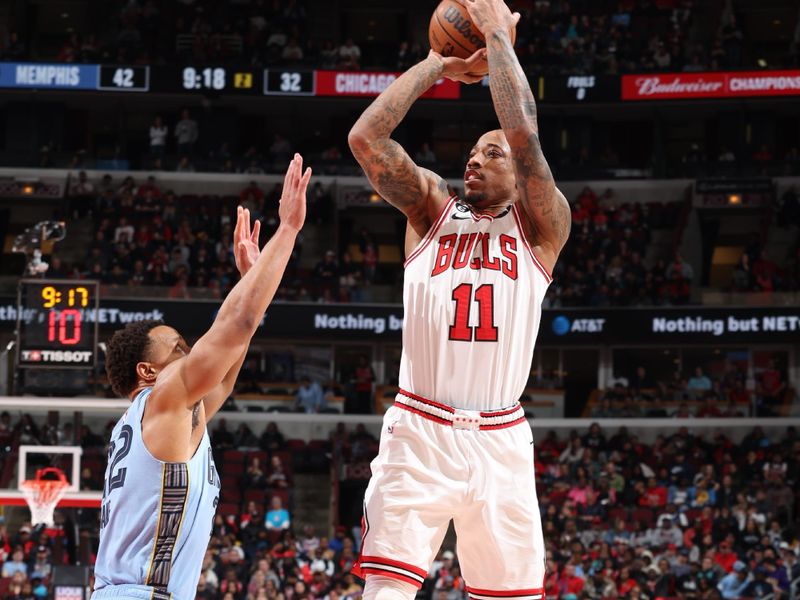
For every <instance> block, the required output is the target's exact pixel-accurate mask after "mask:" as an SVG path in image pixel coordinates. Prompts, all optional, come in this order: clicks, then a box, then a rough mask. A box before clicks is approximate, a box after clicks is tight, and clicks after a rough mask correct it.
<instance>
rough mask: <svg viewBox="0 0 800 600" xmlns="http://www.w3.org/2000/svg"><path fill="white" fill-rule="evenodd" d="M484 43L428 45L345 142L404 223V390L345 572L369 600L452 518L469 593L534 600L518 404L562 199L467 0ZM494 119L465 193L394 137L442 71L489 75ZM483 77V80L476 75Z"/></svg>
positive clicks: (431, 552)
mask: <svg viewBox="0 0 800 600" xmlns="http://www.w3.org/2000/svg"><path fill="white" fill-rule="evenodd" d="M463 5H464V6H465V7H466V8H467V10H468V12H469V14H470V17H471V19H472V21H473V23H474V24H475V25H476V26H477V27H478V28H479V29H480V31H481V32H482V33H483V34H484V36H485V38H486V42H487V48H486V50H485V53H486V57H485V59H484V57H483V55H482V52H483V51H479V53H476V54H475V55H473V56H472V57H470V58H469V59H467V60H460V59H454V58H443V57H442V56H440V55H438V54H436V53H434V52H431V54H430V55H429V56H428V57H427V58H426V59H425V60H424V61H422V62H421V63H419V64H417V65H416V66H414V67H412V68H411V69H409V70H408V71H407V72H406V73H404V74H403V75H402V76H400V77H399V78H398V79H397V80H395V81H394V82H393V83H392V84H391V85H390V86H389V87H388V88H387V89H386V90H385V91H384V92H383V93H382V94H381V95H380V96H379V97H378V98H377V99H376V100H375V101H374V102H373V103H372V104H371V105H370V106H369V108H368V109H367V110H366V111H365V112H364V114H363V115H362V116H361V117H360V118H359V120H358V121H357V122H356V124H355V125H354V126H353V128H352V130H351V132H350V136H349V142H350V148H351V149H352V151H353V154H354V155H355V157H356V159H357V160H358V161H359V163H360V164H361V166H362V168H363V169H364V171H365V173H366V175H367V177H368V178H369V180H370V182H371V183H372V185H373V186H374V187H375V189H376V190H377V191H378V192H379V193H380V194H381V196H382V197H383V198H384V199H386V201H387V202H389V203H390V204H392V205H393V206H395V207H396V208H398V209H400V210H401V211H402V212H403V213H404V214H405V215H406V217H407V218H408V225H407V229H406V238H405V250H406V257H407V258H406V263H405V280H404V289H403V301H404V307H405V322H404V326H403V354H402V358H401V365H400V377H399V379H400V391H399V393H398V395H397V397H396V400H395V403H394V405H393V406H392V407H391V408H389V410H388V411H387V412H386V415H385V417H384V422H383V429H382V432H381V441H380V450H379V453H378V456H377V458H376V459H375V460H374V461H373V463H372V479H371V480H370V483H369V485H368V488H367V491H366V495H365V501H364V518H363V544H362V550H361V556H360V557H359V561H358V563H357V564H356V567H355V568H354V573H355V574H357V575H360V576H361V577H365V578H366V586H365V590H364V598H365V600H376V599H377V600H411V599H412V598H413V597H414V596H415V593H416V591H417V589H419V588H420V586H421V585H422V583H423V580H424V579H425V577H426V575H427V573H428V570H429V568H430V565H431V562H432V560H433V559H434V557H435V555H436V553H437V551H438V549H439V547H440V545H441V542H442V539H443V537H444V535H445V533H446V531H447V527H448V523H449V521H450V520H451V519H452V520H453V521H454V525H455V529H456V534H457V536H458V548H457V550H458V558H459V563H460V565H461V570H462V573H463V575H464V579H465V581H466V583H467V591H468V593H469V595H470V597H471V598H473V599H477V600H491V599H494V598H503V599H504V600H508V599H518V600H539V599H541V598H542V597H543V594H544V592H543V588H544V584H543V581H544V575H545V550H544V541H543V538H542V525H541V518H540V515H539V507H538V502H537V498H536V490H535V478H534V465H533V446H532V444H533V439H532V433H531V428H530V427H529V426H528V424H527V422H526V419H525V415H524V412H523V409H522V407H521V406H520V404H519V402H518V401H517V400H518V398H519V397H520V395H521V394H522V392H523V390H524V387H525V384H526V382H527V379H528V374H529V373H530V365H531V360H532V356H533V348H534V343H535V340H536V335H537V333H538V329H539V321H540V318H541V302H542V299H543V298H544V295H545V291H546V290H547V287H548V286H549V284H550V282H551V276H550V273H551V272H552V269H553V266H554V265H555V262H556V259H557V258H558V255H559V253H560V251H561V249H562V247H563V246H564V243H565V242H566V240H567V237H568V235H569V229H570V209H569V205H568V204H567V202H566V200H565V198H564V196H563V195H562V194H561V192H560V191H559V190H558V189H557V188H556V185H555V182H554V180H553V176H552V174H551V172H550V168H549V167H548V165H547V162H546V160H545V158H544V155H543V154H542V148H541V145H540V143H539V135H538V125H537V118H536V114H537V108H536V103H535V101H534V98H533V94H532V93H531V89H530V86H529V85H528V81H527V80H526V78H525V74H524V73H523V71H522V68H521V67H520V64H519V61H518V60H517V57H516V55H515V54H514V50H513V46H512V43H511V38H510V34H509V30H510V29H511V28H513V27H514V26H515V25H516V22H517V20H518V18H519V16H518V15H515V14H512V13H511V12H510V11H509V9H508V8H507V7H506V5H505V3H504V2H502V1H501V0H466V1H465V2H463ZM482 60H488V70H489V82H490V88H491V94H492V101H493V103H494V108H495V111H496V113H497V117H498V118H499V121H500V125H501V127H502V129H501V130H495V131H489V132H487V133H485V134H484V135H483V136H481V138H480V139H479V140H478V141H477V143H476V144H475V146H474V147H473V148H472V150H471V152H470V154H469V160H468V161H467V164H466V169H465V171H464V189H465V193H464V197H463V198H462V199H459V198H457V197H455V196H453V195H451V194H450V193H449V192H448V187H447V185H446V183H445V182H444V180H443V179H442V178H441V177H439V176H438V175H436V174H435V173H433V172H431V171H428V170H426V169H423V168H420V167H418V166H417V165H415V164H414V163H413V161H412V160H411V158H409V155H408V154H407V153H406V152H405V151H404V150H403V148H402V147H401V146H400V145H399V144H397V143H396V142H394V141H393V140H392V139H391V138H390V135H391V133H392V131H393V130H394V129H395V128H396V127H397V125H398V124H399V123H400V122H401V120H402V119H403V118H404V117H405V115H406V113H407V112H408V110H409V108H410V107H411V105H412V104H413V103H414V101H415V100H416V99H417V98H419V97H420V95H422V94H423V93H424V92H425V91H426V90H427V89H428V88H430V87H431V86H432V85H433V84H434V83H435V82H436V80H437V79H439V78H440V77H449V78H451V79H458V80H460V81H465V82H470V81H474V80H475V79H476V77H475V76H474V75H472V74H474V73H480V72H483V71H485V64H484V65H481V64H480V61H482ZM477 79H479V77H477Z"/></svg>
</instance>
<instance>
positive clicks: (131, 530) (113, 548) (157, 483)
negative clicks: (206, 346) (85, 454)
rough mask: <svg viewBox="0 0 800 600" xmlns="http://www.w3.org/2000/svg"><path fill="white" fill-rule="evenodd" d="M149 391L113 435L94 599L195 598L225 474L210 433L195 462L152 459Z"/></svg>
mask: <svg viewBox="0 0 800 600" xmlns="http://www.w3.org/2000/svg"><path fill="white" fill-rule="evenodd" d="M151 391H152V388H148V389H145V390H143V391H142V392H140V393H139V394H138V395H137V396H136V398H135V399H134V400H133V403H132V404H131V406H130V408H129V409H128V410H127V412H126V413H125V414H124V415H123V416H122V418H121V419H120V420H119V422H118V423H117V425H116V426H115V427H114V431H113V433H112V434H111V444H110V445H109V449H108V466H107V467H106V478H105V486H104V488H103V503H102V506H101V509H100V548H99V550H98V553H97V564H96V565H95V571H94V573H95V589H94V593H93V594H92V600H100V599H102V598H117V599H119V598H142V599H146V600H151V599H152V600H169V599H173V600H192V599H193V598H194V597H195V592H196V589H197V581H198V580H199V579H200V568H201V566H202V564H203V556H204V555H205V552H206V548H207V547H208V541H209V539H210V537H211V527H212V521H213V519H214V513H215V512H216V508H217V503H218V501H219V490H220V481H219V475H218V474H217V469H216V467H215V466H214V459H213V457H212V456H211V443H210V441H209V438H208V431H206V432H205V433H204V434H203V440H202V441H201V442H200V445H199V446H198V448H197V451H196V452H195V454H194V456H192V458H191V460H189V462H186V463H165V462H162V461H160V460H156V459H155V458H153V456H152V455H151V454H150V452H149V451H148V450H147V448H146V447H145V445H144V440H143V438H142V416H143V415H144V409H145V405H146V403H147V398H148V397H149V396H150V392H151Z"/></svg>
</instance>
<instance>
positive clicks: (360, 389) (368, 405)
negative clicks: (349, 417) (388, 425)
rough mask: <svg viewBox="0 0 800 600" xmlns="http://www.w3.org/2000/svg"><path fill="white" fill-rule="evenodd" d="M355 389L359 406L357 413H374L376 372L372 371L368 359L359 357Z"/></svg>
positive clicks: (362, 356) (357, 406)
mask: <svg viewBox="0 0 800 600" xmlns="http://www.w3.org/2000/svg"><path fill="white" fill-rule="evenodd" d="M354 376H355V387H356V397H357V405H356V410H355V412H357V413H359V414H369V413H371V412H372V384H373V382H374V381H375V372H374V371H373V370H372V367H371V366H370V364H369V362H368V361H367V357H366V356H364V355H361V356H359V357H358V365H356V368H355V372H354Z"/></svg>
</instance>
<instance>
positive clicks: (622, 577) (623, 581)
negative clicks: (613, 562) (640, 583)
mask: <svg viewBox="0 0 800 600" xmlns="http://www.w3.org/2000/svg"><path fill="white" fill-rule="evenodd" d="M635 586H636V580H635V579H634V578H633V577H631V572H630V570H629V569H628V567H622V568H621V569H620V570H619V577H617V591H618V592H619V595H620V597H622V596H625V594H627V593H628V592H629V591H631V590H632V589H633V588H634V587H635Z"/></svg>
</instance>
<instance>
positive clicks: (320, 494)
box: [293, 473, 331, 535]
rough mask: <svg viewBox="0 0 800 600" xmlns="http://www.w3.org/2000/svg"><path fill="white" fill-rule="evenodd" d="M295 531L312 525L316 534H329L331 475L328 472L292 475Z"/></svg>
mask: <svg viewBox="0 0 800 600" xmlns="http://www.w3.org/2000/svg"><path fill="white" fill-rule="evenodd" d="M293 518H294V523H295V533H296V534H298V535H299V534H300V533H301V531H302V530H301V529H298V526H299V527H302V526H303V525H312V526H313V527H314V530H315V531H316V532H317V535H329V534H330V532H329V531H328V528H329V527H330V523H331V476H330V474H329V473H296V474H295V476H294V512H293Z"/></svg>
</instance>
